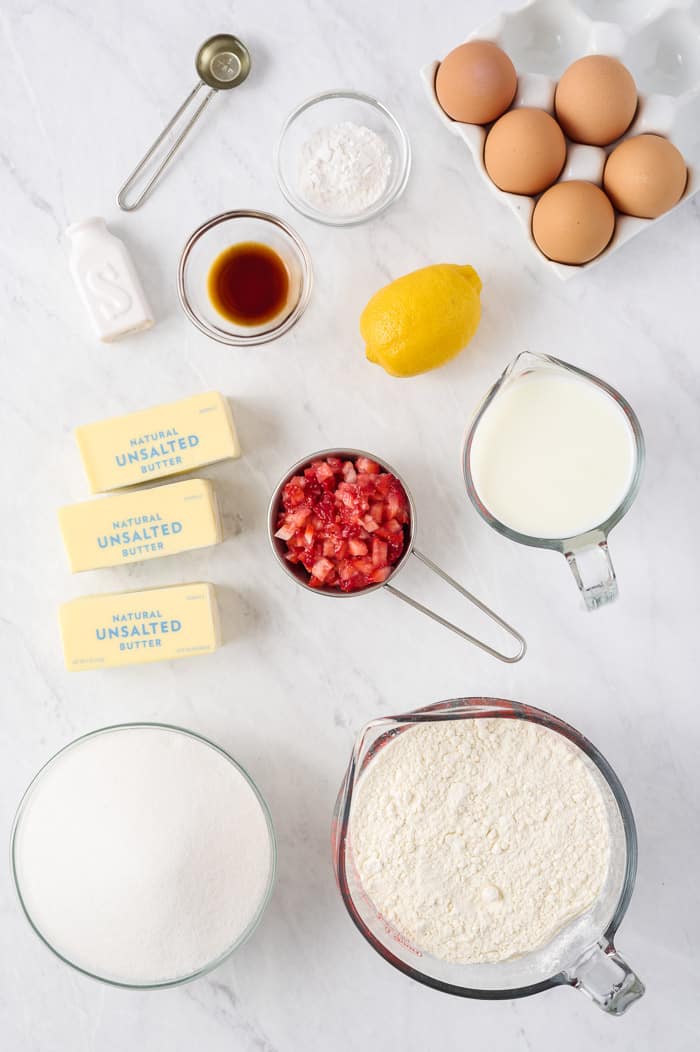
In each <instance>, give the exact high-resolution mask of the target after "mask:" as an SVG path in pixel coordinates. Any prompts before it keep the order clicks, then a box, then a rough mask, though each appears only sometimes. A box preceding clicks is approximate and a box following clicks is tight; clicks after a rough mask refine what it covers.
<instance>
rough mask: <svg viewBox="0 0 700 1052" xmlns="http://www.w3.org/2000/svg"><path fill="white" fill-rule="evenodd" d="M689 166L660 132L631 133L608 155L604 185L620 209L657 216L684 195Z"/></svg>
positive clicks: (633, 214)
mask: <svg viewBox="0 0 700 1052" xmlns="http://www.w3.org/2000/svg"><path fill="white" fill-rule="evenodd" d="M687 180H688V169H687V168H686V166H685V161H684V160H683V156H682V154H681V153H680V152H679V151H678V150H677V149H676V147H675V146H674V145H673V143H672V142H669V141H668V139H663V138H662V137H661V136H660V135H633V136H632V138H631V139H625V141H624V142H621V143H620V145H619V146H616V147H615V149H614V150H613V152H612V153H611V154H610V156H609V157H608V159H607V162H606V164H605V171H604V173H603V186H604V187H605V190H606V193H607V194H608V196H609V197H610V200H611V201H612V203H613V204H614V205H615V208H617V209H618V210H619V211H620V212H626V213H627V215H630V216H640V217H641V218H642V219H656V217H657V216H660V215H662V214H663V213H664V212H668V210H669V208H673V206H674V205H675V204H677V203H678V202H679V201H680V199H681V197H682V196H683V191H684V190H685V184H686V182H687Z"/></svg>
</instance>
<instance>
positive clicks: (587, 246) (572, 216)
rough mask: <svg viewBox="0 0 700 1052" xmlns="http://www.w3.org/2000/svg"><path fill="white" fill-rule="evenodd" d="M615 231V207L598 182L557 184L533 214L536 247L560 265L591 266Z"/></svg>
mask: <svg viewBox="0 0 700 1052" xmlns="http://www.w3.org/2000/svg"><path fill="white" fill-rule="evenodd" d="M614 229H615V213H614V211H613V206H612V205H611V204H610V201H609V200H608V198H607V197H606V196H605V194H604V193H603V191H602V190H601V189H600V188H599V187H597V186H596V185H595V183H586V182H583V181H582V180H580V179H573V180H571V182H565V183H557V184H556V186H552V187H550V188H549V190H547V191H546V193H544V194H542V197H541V198H540V199H539V201H538V202H537V204H536V205H535V211H534V212H533V214H532V236H533V238H534V239H535V242H536V244H537V247H538V248H539V249H540V251H541V252H543V253H544V254H545V256H548V257H549V259H554V260H556V262H557V263H588V261H589V260H590V259H594V258H595V257H596V256H598V255H600V253H601V252H602V251H603V249H604V248H605V246H606V245H607V244H608V242H609V241H610V238H611V237H612V235H613V231H614Z"/></svg>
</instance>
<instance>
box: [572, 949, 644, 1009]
mask: <svg viewBox="0 0 700 1052" xmlns="http://www.w3.org/2000/svg"><path fill="white" fill-rule="evenodd" d="M565 974H566V978H567V980H568V982H569V983H570V984H571V985H572V986H573V987H575V988H576V989H577V990H581V991H582V992H583V993H584V994H586V996H587V997H590V999H591V1000H592V1001H593V1002H594V1003H595V1004H597V1005H598V1007H599V1008H602V1010H603V1011H604V1012H609V1013H610V1015H622V1013H623V1012H626V1011H627V1009H628V1008H629V1006H630V1005H631V1004H633V1002H634V1001H638V1000H639V998H640V997H642V996H643V994H644V983H643V982H642V980H641V979H640V978H639V976H638V975H635V973H634V972H633V971H632V969H631V968H630V966H629V965H628V964H627V962H626V961H625V960H624V959H623V958H622V957H620V955H619V953H618V952H617V950H616V949H615V947H614V946H613V944H612V943H611V942H610V943H608V942H600V943H596V945H595V946H592V947H590V948H589V949H588V950H586V952H585V953H584V954H583V956H582V957H580V958H579V960H578V961H577V962H576V964H575V965H574V966H573V968H571V969H570V970H569V971H568V972H566V973H565Z"/></svg>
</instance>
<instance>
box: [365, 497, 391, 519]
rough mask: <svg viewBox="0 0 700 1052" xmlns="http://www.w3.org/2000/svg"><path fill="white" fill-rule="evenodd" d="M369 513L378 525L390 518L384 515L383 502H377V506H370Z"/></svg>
mask: <svg viewBox="0 0 700 1052" xmlns="http://www.w3.org/2000/svg"><path fill="white" fill-rule="evenodd" d="M369 513H370V515H371V516H372V518H373V519H374V521H375V522H378V523H381V521H382V519H384V518H388V517H389V516H385V515H384V505H383V504H382V502H381V501H377V502H376V504H370V507H369Z"/></svg>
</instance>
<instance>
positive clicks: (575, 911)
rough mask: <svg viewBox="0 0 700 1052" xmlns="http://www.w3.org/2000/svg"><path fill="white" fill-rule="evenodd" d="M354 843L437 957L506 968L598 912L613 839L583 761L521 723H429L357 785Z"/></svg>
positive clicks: (395, 912)
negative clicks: (503, 963) (577, 920)
mask: <svg viewBox="0 0 700 1052" xmlns="http://www.w3.org/2000/svg"><path fill="white" fill-rule="evenodd" d="M350 842H351V847H352V853H353V857H354V859H355V863H356V865H357V869H358V872H359V874H360V878H361V881H362V884H363V886H364V888H365V890H366V891H367V893H368V894H369V896H370V898H371V899H372V901H373V903H374V905H375V906H376V907H377V909H378V910H379V911H380V912H381V913H382V914H383V916H384V917H385V918H386V919H387V920H389V921H390V922H391V923H392V924H393V925H394V927H395V928H397V929H398V930H399V931H400V932H401V933H402V934H404V935H406V936H408V937H409V938H410V939H411V940H412V941H413V942H414V943H415V944H416V945H417V946H418V947H420V948H421V949H423V950H424V951H426V952H428V953H431V954H433V955H434V956H435V957H439V958H442V959H443V960H448V961H459V962H463V963H467V962H473V963H479V962H486V961H504V960H507V959H508V958H511V957H516V956H519V955H522V954H524V953H527V952H528V951H530V950H533V949H536V948H538V947H541V946H543V945H545V944H546V943H547V942H549V941H550V939H551V938H552V937H553V936H554V935H555V934H556V932H557V931H559V930H561V928H563V927H564V926H565V925H566V924H567V922H569V921H570V920H572V919H573V918H575V917H578V916H579V915H581V914H582V913H584V912H585V911H586V910H587V909H588V908H589V907H590V906H592V905H593V903H594V902H595V900H596V898H597V897H598V894H599V892H600V890H601V888H602V886H603V884H604V881H605V877H606V872H607V868H608V861H609V857H610V832H609V826H608V821H607V817H606V813H605V805H604V802H603V798H602V796H601V794H600V791H599V790H598V788H597V786H596V784H595V782H594V780H593V777H592V775H591V774H590V772H589V770H588V768H587V767H586V765H585V763H584V761H583V760H582V758H581V756H580V754H578V753H577V751H575V750H574V748H573V747H571V746H569V744H568V743H567V742H566V741H565V740H564V739H563V738H562V737H561V736H560V735H558V734H557V733H556V732H554V731H550V730H548V729H547V728H545V727H541V726H539V725H537V724H533V723H529V722H524V721H522V720H511V719H503V718H488V719H469V720H451V721H446V722H440V723H430V724H419V725H417V726H416V727H412V728H410V729H409V730H406V731H404V732H403V733H402V734H400V735H398V737H397V738H396V739H395V740H394V741H393V742H392V743H391V744H390V745H388V746H386V747H385V748H383V749H382V750H381V751H380V752H379V753H378V755H377V756H376V757H375V759H373V760H372V762H371V763H370V764H369V766H368V768H367V770H366V772H365V774H364V775H363V776H362V778H361V779H360V781H359V783H358V786H357V790H356V796H355V799H354V801H353V808H352V813H351V816H350Z"/></svg>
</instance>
